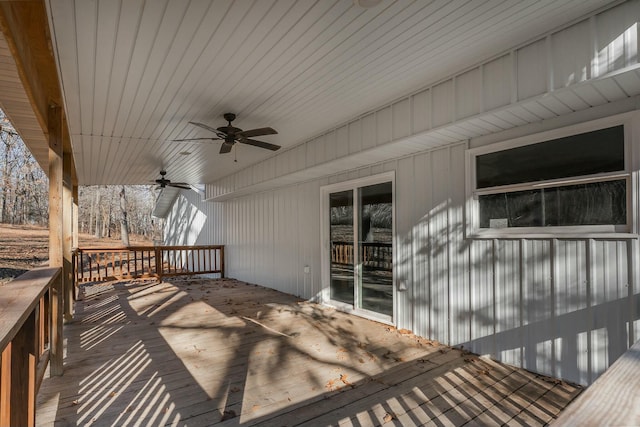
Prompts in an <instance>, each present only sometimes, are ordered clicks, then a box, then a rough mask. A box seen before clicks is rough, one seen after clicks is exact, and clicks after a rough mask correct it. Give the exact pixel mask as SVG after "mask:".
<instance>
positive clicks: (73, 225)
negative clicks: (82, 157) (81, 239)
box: [71, 185, 80, 248]
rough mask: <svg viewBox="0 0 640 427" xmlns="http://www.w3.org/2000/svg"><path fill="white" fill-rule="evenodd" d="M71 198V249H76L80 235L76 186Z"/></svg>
mask: <svg viewBox="0 0 640 427" xmlns="http://www.w3.org/2000/svg"><path fill="white" fill-rule="evenodd" d="M72 196H73V215H72V217H73V219H72V221H71V235H72V239H71V247H73V248H77V247H78V234H79V233H80V229H79V228H78V215H79V208H78V186H77V185H73V189H72Z"/></svg>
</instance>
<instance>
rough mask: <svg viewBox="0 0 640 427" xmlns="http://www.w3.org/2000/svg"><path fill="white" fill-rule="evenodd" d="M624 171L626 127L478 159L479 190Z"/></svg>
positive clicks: (487, 155) (562, 139) (532, 145)
mask: <svg viewBox="0 0 640 427" xmlns="http://www.w3.org/2000/svg"><path fill="white" fill-rule="evenodd" d="M624 169H625V165H624V127H623V126H616V127H612V128H607V129H600V130H597V131H594V132H587V133H583V134H579V135H572V136H569V137H566V138H560V139H554V140H551V141H546V142H541V143H538V144H531V145H526V146H524V147H517V148H512V149H509V150H503V151H498V152H495V153H488V154H483V155H480V156H477V157H476V179H477V188H488V187H496V186H500V185H510V184H520V183H526V182H536V181H544V180H548V179H558V178H568V177H576V176H582V175H591V174H596V173H604V172H616V171H623V170H624Z"/></svg>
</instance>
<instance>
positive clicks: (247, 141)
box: [238, 138, 280, 151]
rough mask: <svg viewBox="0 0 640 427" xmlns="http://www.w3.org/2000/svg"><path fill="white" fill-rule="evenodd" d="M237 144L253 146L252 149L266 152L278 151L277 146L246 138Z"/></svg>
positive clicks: (278, 147)
mask: <svg viewBox="0 0 640 427" xmlns="http://www.w3.org/2000/svg"><path fill="white" fill-rule="evenodd" d="M238 142H241V143H243V144H248V145H253V146H254V147H260V148H266V149H267V150H271V151H277V150H279V149H280V146H279V145H275V144H269V143H268V142H264V141H256V140H255V139H248V138H247V139H240V140H238Z"/></svg>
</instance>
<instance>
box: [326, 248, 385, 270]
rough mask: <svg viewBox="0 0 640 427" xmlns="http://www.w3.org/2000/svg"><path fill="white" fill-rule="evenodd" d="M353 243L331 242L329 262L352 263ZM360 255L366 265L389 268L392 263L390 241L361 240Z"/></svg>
mask: <svg viewBox="0 0 640 427" xmlns="http://www.w3.org/2000/svg"><path fill="white" fill-rule="evenodd" d="M353 256H354V255H353V243H351V242H331V262H332V263H335V264H353ZM360 256H361V259H362V264H363V265H364V266H367V267H372V268H380V269H390V268H391V267H392V265H393V245H392V244H391V243H375V242H361V243H360Z"/></svg>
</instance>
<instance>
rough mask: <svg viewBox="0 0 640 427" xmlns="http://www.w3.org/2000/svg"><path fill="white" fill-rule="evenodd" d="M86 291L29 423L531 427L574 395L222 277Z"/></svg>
mask: <svg viewBox="0 0 640 427" xmlns="http://www.w3.org/2000/svg"><path fill="white" fill-rule="evenodd" d="M84 293H85V296H84V300H83V301H79V302H78V304H77V306H76V313H77V314H76V319H75V320H74V321H73V322H72V323H70V324H68V325H66V326H65V334H66V335H65V337H66V349H67V356H66V359H65V374H64V376H63V377H55V378H47V379H45V381H44V383H43V385H42V388H41V390H40V394H39V396H38V410H37V424H38V425H42V426H51V425H56V426H57V425H99V426H109V425H115V426H125V425H149V426H155V425H165V424H168V425H188V426H211V425H225V426H226V425H268V426H271V425H273V426H293V425H305V426H323V425H341V426H343V425H344V426H349V425H353V426H370V425H382V424H385V425H402V426H412V425H436V426H450V425H456V426H457V425H465V424H469V425H502V424H505V423H506V424H510V425H527V426H531V425H544V424H546V423H548V422H549V421H551V420H552V419H554V418H555V417H556V416H557V414H558V413H559V412H560V411H562V409H563V408H564V407H565V406H566V405H567V404H568V403H569V402H570V401H571V400H572V399H573V398H574V397H576V396H577V394H578V393H579V392H580V391H581V390H580V389H579V388H576V387H574V386H571V385H569V384H566V383H564V382H559V381H554V380H551V379H549V378H544V377H541V376H538V375H534V374H531V373H529V372H526V371H523V370H517V369H514V368H511V367H508V366H504V365H501V364H498V363H496V362H493V361H491V360H489V359H486V358H479V357H476V356H474V355H471V354H466V353H465V352H463V351H461V350H458V349H452V348H450V347H446V346H442V345H440V344H438V343H436V342H431V341H428V340H426V339H423V338H420V337H416V336H414V335H412V334H410V333H408V331H398V330H396V329H394V328H391V327H388V326H385V325H382V324H379V323H376V322H372V321H368V320H365V319H361V318H358V317H355V316H351V315H348V314H344V313H341V312H337V311H335V310H332V309H330V308H327V307H323V306H319V305H317V304H313V303H307V302H302V301H300V300H297V299H296V298H294V297H292V296H289V295H285V294H282V293H279V292H277V291H273V290H269V289H266V288H262V287H259V286H256V285H249V284H245V283H242V282H238V281H235V280H231V279H222V280H209V279H188V280H186V279H185V280H175V281H172V282H164V283H160V284H157V283H154V282H149V281H146V282H145V281H135V282H112V283H107V284H100V285H92V286H85V288H84Z"/></svg>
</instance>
